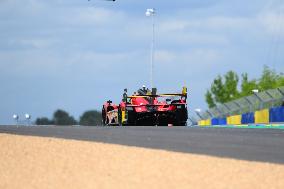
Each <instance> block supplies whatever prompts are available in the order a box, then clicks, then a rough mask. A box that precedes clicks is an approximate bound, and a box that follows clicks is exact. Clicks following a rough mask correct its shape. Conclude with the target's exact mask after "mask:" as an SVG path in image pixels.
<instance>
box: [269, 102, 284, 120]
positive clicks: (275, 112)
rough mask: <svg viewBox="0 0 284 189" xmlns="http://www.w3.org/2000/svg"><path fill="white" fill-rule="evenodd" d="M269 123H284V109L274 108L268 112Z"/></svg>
mask: <svg viewBox="0 0 284 189" xmlns="http://www.w3.org/2000/svg"><path fill="white" fill-rule="evenodd" d="M269 122H271V123H277V122H284V107H283V106H281V107H275V108H271V109H270V110H269Z"/></svg>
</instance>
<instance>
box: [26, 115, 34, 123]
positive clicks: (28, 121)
mask: <svg viewBox="0 0 284 189" xmlns="http://www.w3.org/2000/svg"><path fill="white" fill-rule="evenodd" d="M25 118H26V120H27V124H28V125H30V119H31V118H32V117H31V115H30V114H25Z"/></svg>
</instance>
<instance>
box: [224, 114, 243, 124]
mask: <svg viewBox="0 0 284 189" xmlns="http://www.w3.org/2000/svg"><path fill="white" fill-rule="evenodd" d="M241 123H242V116H241V115H234V116H229V117H227V124H228V125H240V124H241Z"/></svg>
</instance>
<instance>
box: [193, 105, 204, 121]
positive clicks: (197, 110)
mask: <svg viewBox="0 0 284 189" xmlns="http://www.w3.org/2000/svg"><path fill="white" fill-rule="evenodd" d="M194 111H195V113H196V115H197V116H198V117H199V118H200V120H202V119H203V117H202V116H201V115H200V114H201V111H202V110H201V109H200V108H197V109H195V110H194Z"/></svg>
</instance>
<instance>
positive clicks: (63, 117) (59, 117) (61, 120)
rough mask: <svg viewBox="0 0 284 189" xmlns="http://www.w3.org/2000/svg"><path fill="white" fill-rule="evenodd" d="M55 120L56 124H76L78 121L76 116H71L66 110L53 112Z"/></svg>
mask: <svg viewBox="0 0 284 189" xmlns="http://www.w3.org/2000/svg"><path fill="white" fill-rule="evenodd" d="M53 121H54V124H55V125H76V124H77V121H76V120H75V119H74V117H72V116H69V114H68V113H67V112H66V111H64V110H60V109H59V110H56V111H55V112H54V114H53Z"/></svg>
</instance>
